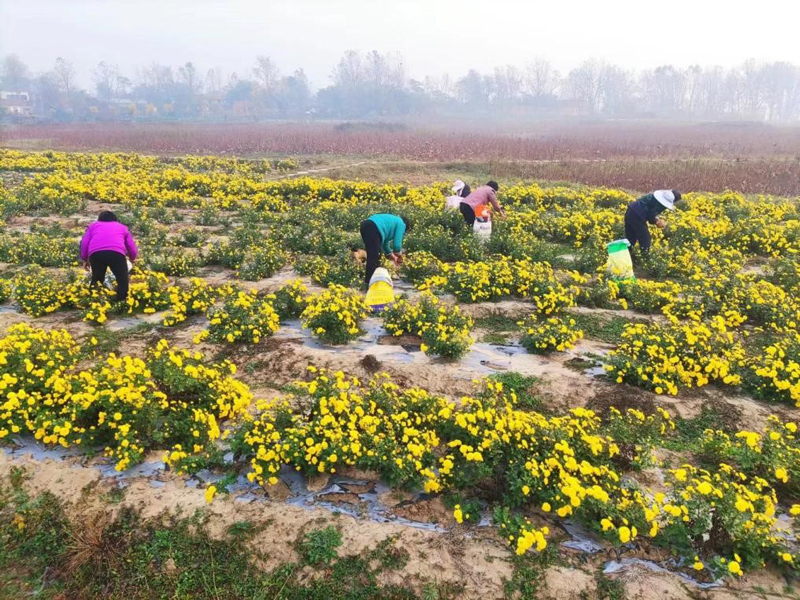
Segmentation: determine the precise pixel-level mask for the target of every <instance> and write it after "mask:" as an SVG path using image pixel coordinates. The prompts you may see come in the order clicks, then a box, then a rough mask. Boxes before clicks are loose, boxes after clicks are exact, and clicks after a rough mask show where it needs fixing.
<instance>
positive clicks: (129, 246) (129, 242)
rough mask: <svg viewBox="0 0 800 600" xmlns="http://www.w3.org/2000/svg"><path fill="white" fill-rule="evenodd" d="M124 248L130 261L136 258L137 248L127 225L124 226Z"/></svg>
mask: <svg viewBox="0 0 800 600" xmlns="http://www.w3.org/2000/svg"><path fill="white" fill-rule="evenodd" d="M125 249H126V250H127V251H128V258H130V259H131V262H133V261H134V260H136V257H137V256H138V255H139V249H138V248H137V247H136V241H135V240H134V239H133V236H132V235H131V232H130V231H129V230H128V228H127V227H126V228H125Z"/></svg>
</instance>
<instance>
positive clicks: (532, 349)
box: [0, 150, 800, 583]
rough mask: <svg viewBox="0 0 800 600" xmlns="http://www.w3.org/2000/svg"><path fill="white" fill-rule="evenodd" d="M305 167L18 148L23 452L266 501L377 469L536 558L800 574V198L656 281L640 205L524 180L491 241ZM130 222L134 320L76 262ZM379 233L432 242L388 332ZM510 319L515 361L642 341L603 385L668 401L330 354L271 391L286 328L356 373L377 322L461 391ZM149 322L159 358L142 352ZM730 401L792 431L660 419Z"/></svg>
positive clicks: (700, 219)
mask: <svg viewBox="0 0 800 600" xmlns="http://www.w3.org/2000/svg"><path fill="white" fill-rule="evenodd" d="M296 168H297V164H296V163H295V162H294V161H292V160H291V159H283V160H275V161H269V160H254V159H253V160H251V159H237V158H224V157H208V156H204V157H183V158H170V159H163V158H156V157H149V156H142V155H136V154H69V153H59V152H45V153H26V152H18V151H5V150H0V174H9V173H12V174H13V175H14V177H13V178H12V177H4V178H3V181H6V182H7V183H6V184H4V185H2V187H0V219H2V221H1V222H0V263H2V268H1V270H0V302H2V303H3V304H4V306H3V310H4V311H5V312H3V313H2V315H0V316H2V317H3V319H4V320H3V322H4V323H5V324H6V325H8V327H7V328H6V329H5V330H4V331H3V332H0V445H2V444H14V443H15V440H18V439H20V438H22V437H25V436H28V437H32V438H34V439H36V440H38V441H39V442H41V443H42V444H45V445H50V446H61V447H65V448H67V447H78V448H82V449H85V451H86V452H87V453H93V452H96V451H100V452H102V453H103V454H104V455H105V456H106V457H107V460H109V461H111V462H113V464H114V465H115V468H116V469H117V470H118V471H125V470H127V469H129V468H130V467H131V466H133V465H136V464H137V463H140V462H142V461H143V460H144V459H145V457H146V455H147V454H148V453H150V452H153V451H157V452H159V453H161V455H162V456H163V458H164V462H165V463H166V464H167V465H168V466H169V468H170V469H172V470H174V471H176V472H177V473H186V474H189V475H191V474H194V473H196V472H198V471H199V470H201V469H217V470H222V471H224V470H226V469H227V470H228V471H230V472H232V473H235V474H244V475H246V478H247V479H248V480H249V481H250V482H252V483H253V484H257V485H259V486H264V487H266V488H269V487H270V486H275V485H277V484H278V483H279V481H280V479H281V477H282V476H283V475H284V474H285V473H286V472H287V471H296V472H300V473H302V474H304V475H305V476H306V477H309V478H311V477H319V476H331V475H334V474H337V473H342V472H348V471H350V472H352V471H353V470H358V471H359V472H372V473H376V474H377V475H378V476H379V477H380V478H381V479H382V480H383V481H384V482H385V483H387V484H389V485H390V486H392V487H395V488H402V489H406V490H418V491H424V492H425V493H427V494H432V495H436V496H437V497H441V498H443V499H444V500H445V501H446V503H447V504H448V506H449V507H450V508H449V511H450V514H452V517H453V519H454V520H455V522H457V523H459V524H462V525H463V526H466V527H477V526H478V522H479V521H481V519H482V516H481V515H482V514H483V515H484V516H485V515H486V514H487V511H488V513H491V523H492V524H493V527H494V528H495V530H496V532H497V535H498V538H500V539H503V540H504V542H505V543H506V544H507V545H508V548H509V550H510V552H511V553H512V554H516V555H526V554H530V553H537V552H538V553H542V552H544V551H545V550H546V549H547V548H548V546H549V545H553V544H556V545H557V540H558V539H559V536H558V534H557V533H556V531H557V530H558V528H559V526H560V524H561V523H562V522H564V521H566V520H569V521H577V522H580V523H581V524H582V525H583V526H584V527H586V528H587V529H588V530H589V531H590V532H592V533H593V535H595V536H596V537H597V539H600V540H603V542H604V543H605V544H607V545H608V546H609V547H613V548H616V549H617V551H618V552H631V553H635V552H639V551H641V552H644V551H648V550H650V549H657V550H659V551H661V552H662V553H663V554H662V556H664V557H666V558H664V559H663V560H662V564H663V565H667V566H668V567H669V568H670V569H671V570H674V571H681V572H683V573H684V574H685V575H686V576H688V577H690V578H691V579H693V580H694V581H696V582H699V583H709V582H714V581H718V580H720V579H721V578H724V577H729V578H733V579H737V578H739V577H742V576H743V575H744V574H746V573H747V572H749V571H755V570H759V569H762V568H764V567H765V566H770V568H773V569H776V570H780V571H782V572H783V573H785V574H786V576H787V577H790V578H791V577H797V576H798V575H800V436H798V431H797V430H798V421H799V420H800V411H798V408H800V329H799V327H800V261H798V253H800V199H798V198H773V197H753V196H743V195H741V194H737V193H735V192H727V193H724V194H703V193H699V192H697V193H687V194H685V199H686V200H685V202H684V203H683V206H680V207H679V210H677V211H676V212H675V213H672V214H669V215H668V216H669V223H668V226H667V227H666V228H665V229H663V230H658V231H654V232H653V235H654V244H653V249H652V251H651V253H650V255H649V256H645V257H640V258H639V259H638V261H637V279H636V280H635V281H632V282H618V281H615V280H613V279H612V278H611V277H609V275H608V274H607V273H606V272H605V244H606V243H607V242H609V241H612V240H615V239H618V238H621V237H623V216H624V212H625V207H626V205H627V203H629V202H630V201H632V200H633V199H634V198H635V197H634V196H633V195H631V194H630V193H628V192H625V191H622V190H611V189H593V188H583V187H571V186H540V185H537V184H518V185H506V186H504V187H503V188H502V189H501V193H500V197H499V199H500V202H501V203H502V204H503V206H504V207H506V211H507V213H508V218H507V219H506V220H504V221H498V222H496V223H495V224H494V231H493V233H492V237H491V239H490V240H489V241H487V242H483V241H481V240H478V239H476V238H475V237H473V236H472V235H471V233H470V232H469V231H468V230H467V229H466V227H465V226H464V224H463V219H462V218H461V215H460V214H459V213H457V212H455V213H451V212H445V211H444V197H445V195H447V188H448V185H447V184H445V183H441V184H438V183H437V184H432V185H429V186H425V187H408V186H404V185H401V184H383V185H377V184H371V183H367V182H354V181H334V180H326V179H314V178H308V177H296V178H276V177H275V174H276V173H287V172H291V171H292V170H293V169H296ZM19 174H22V178H21V179H19ZM109 207H110V208H112V209H113V210H114V211H115V212H116V213H117V214H118V215H119V217H120V220H121V221H123V222H124V223H126V224H127V225H128V226H129V228H130V229H131V231H132V233H133V234H134V236H135V238H136V239H137V242H138V244H139V246H140V250H141V256H140V258H139V259H138V260H137V261H136V265H135V268H134V271H133V273H132V278H131V286H130V293H129V296H128V299H127V300H126V301H125V302H122V303H115V302H114V299H113V298H114V295H113V291H112V288H113V282H112V281H109V286H108V287H100V288H94V289H91V288H89V286H88V285H87V282H86V275H85V273H84V272H83V270H82V269H81V268H80V266H79V264H78V243H79V240H80V236H81V235H82V232H83V228H84V227H85V226H86V225H88V223H90V222H91V221H92V220H93V219H94V218H96V213H97V212H99V210H101V209H105V208H109ZM379 212H394V213H397V214H403V215H404V216H406V217H408V218H409V219H410V220H411V221H412V222H413V223H414V228H413V230H412V231H411V232H410V233H409V235H408V236H407V237H406V240H405V242H404V246H405V248H406V250H407V259H406V260H405V262H404V263H403V264H402V265H401V266H400V267H395V266H394V265H391V264H387V265H385V266H387V268H390V270H391V271H392V273H393V275H394V276H395V277H396V278H397V279H398V280H399V281H402V282H404V283H405V284H407V287H405V288H404V289H406V290H407V294H406V295H405V297H403V298H401V299H399V300H398V302H397V303H395V305H394V306H392V307H391V308H390V309H388V310H387V311H385V312H384V313H383V314H382V315H380V316H378V317H375V316H372V315H370V313H369V311H368V310H367V307H366V306H365V304H364V302H363V289H361V281H362V277H363V266H362V265H361V264H360V263H359V262H358V260H357V258H355V256H354V250H357V249H359V248H360V246H361V239H360V236H359V233H358V231H359V225H360V223H361V221H362V220H364V219H365V218H366V217H368V216H369V215H370V214H374V213H379ZM508 300H513V301H514V303H515V304H514V305H515V306H517V307H520V306H522V307H524V311H523V312H522V314H519V313H517V314H515V315H514V318H513V319H509V320H510V321H511V327H512V328H514V331H515V333H514V334H513V335H512V337H513V338H514V340H516V341H512V342H509V343H510V345H512V346H513V345H514V344H516V346H515V347H516V348H522V349H524V351H527V352H528V353H530V354H537V355H544V356H545V357H547V356H548V355H552V354H553V353H563V352H568V351H570V350H571V349H574V348H575V347H576V346H579V345H580V344H581V343H582V340H584V339H587V338H592V336H593V335H595V332H594V331H593V330H592V329H591V328H590V327H586V325H587V320H586V318H585V317H586V315H587V314H602V315H611V316H612V317H613V318H616V319H619V320H620V321H621V323H622V325H621V327H620V328H619V331H617V332H616V333H615V335H614V336H613V339H612V340H611V342H610V343H611V345H610V347H609V348H608V349H607V352H605V353H603V355H602V356H599V357H595V358H596V359H597V360H598V361H599V362H600V363H601V364H602V370H603V371H604V373H605V375H604V376H602V377H601V378H600V379H598V380H597V385H604V386H608V387H609V388H611V387H613V386H619V387H620V389H623V387H624V389H626V390H627V389H632V388H636V389H639V390H641V391H640V392H637V393H641V394H646V393H647V392H652V394H650V395H648V396H647V397H648V398H649V397H652V398H655V401H654V403H653V404H652V405H651V406H650V409H649V410H643V409H642V408H641V407H625V406H619V407H613V406H612V407H609V408H608V410H605V411H600V410H597V411H595V410H592V409H591V408H590V407H584V406H575V404H574V403H570V402H569V398H567V399H565V400H566V404H567V406H572V408H570V409H563V408H562V409H560V410H559V409H555V408H554V407H550V406H547V405H546V404H543V403H542V402H541V401H537V402H532V401H530V397H529V396H530V393H529V388H530V385H529V384H526V385H524V386H519V385H515V383H514V382H515V379H514V377H513V376H512V374H506V375H507V376H505V377H504V376H498V377H490V378H488V379H480V378H476V382H475V383H474V389H473V393H472V394H470V395H468V396H464V397H461V396H460V395H449V394H437V393H433V392H431V391H430V390H426V389H423V388H422V387H420V386H418V385H416V384H415V381H414V377H413V375H414V372H413V369H410V370H407V371H405V372H403V373H404V377H403V378H402V379H403V381H402V384H401V383H398V382H397V381H395V380H393V378H392V377H391V376H389V375H387V374H386V373H382V372H378V373H375V374H374V376H370V377H363V376H362V375H361V373H353V372H344V371H347V370H348V369H344V368H343V369H339V368H331V369H328V370H326V369H324V368H319V367H318V365H315V364H313V361H311V360H308V361H306V363H305V364H302V365H301V367H302V369H303V370H305V369H306V367H307V371H308V372H307V375H306V376H304V377H299V378H298V379H299V380H298V381H296V382H294V383H293V384H292V385H291V386H288V387H286V386H282V385H278V384H277V383H275V382H273V385H272V388H273V389H279V391H280V393H278V394H270V395H269V397H263V395H262V394H259V393H255V392H254V391H253V389H254V388H255V387H256V386H254V385H251V384H252V383H254V382H258V385H260V386H261V387H263V386H264V384H267V383H269V382H270V374H269V372H268V369H267V368H266V367H260V366H259V365H263V364H267V363H265V362H264V361H265V360H267V358H268V357H269V356H272V354H271V353H273V350H274V345H275V344H272V345H271V343H272V342H276V340H277V336H279V335H280V334H281V332H282V331H285V330H287V328H288V329H291V328H292V327H294V328H297V329H300V330H302V331H304V332H306V334H307V335H308V336H310V337H313V338H316V340H315V343H316V344H317V346H315V347H317V348H322V350H319V351H318V352H319V353H318V354H317V355H315V356H324V357H325V360H326V361H327V362H326V364H327V365H329V366H330V365H333V366H335V362H336V356H337V354H336V353H337V352H339V350H340V348H342V347H346V346H347V345H348V344H352V343H354V342H356V341H357V340H363V339H365V338H364V335H365V331H366V329H367V325H368V324H369V323H372V324H373V325H374V324H375V323H377V324H378V326H380V327H382V331H383V332H384V337H385V338H386V339H387V340H389V341H388V342H387V343H391V339H390V338H398V339H400V338H402V340H406V341H407V340H408V339H411V340H416V342H417V345H418V349H419V351H421V352H422V353H423V354H424V355H427V356H426V357H425V358H424V359H422V360H426V361H428V362H427V363H425V364H426V365H428V368H429V369H432V370H433V372H435V370H436V368H437V365H441V369H442V373H444V372H445V369H446V368H449V366H450V365H454V364H458V361H467V362H466V363H465V364H470V363H469V362H468V361H469V357H470V353H471V352H473V351H474V348H475V345H476V343H478V342H477V338H478V335H477V334H478V329H479V327H480V326H484V327H488V328H489V329H491V326H490V325H489V326H487V325H485V323H484V325H481V323H479V321H480V319H478V318H474V317H473V315H474V314H477V313H473V312H471V311H470V305H481V306H487V307H491V306H493V305H494V304H495V303H497V302H501V301H508ZM9 315H12V316H9ZM130 321H133V322H134V323H135V324H136V325H135V326H143V327H144V328H147V333H148V336H147V337H146V338H145V342H144V343H142V344H137V343H130V344H128V343H125V337H124V333H125V332H126V331H127V330H126V329H125V326H126V325H125V324H126V323H128V322H130ZM115 332H116V333H115ZM119 332H123V335H122V336H120V334H119ZM489 333H491V331H490V332H489ZM115 335H116V337H115ZM114 340H116V344H113V343H112V342H114ZM603 341H605V342H607V343H609V340H608V339H605V338H604V340H603ZM528 358H529V359H530V360H531V361H533V360H551V359H548V358H545V359H541V358H538V357H532V356H531V357H528ZM259 361H261V362H259ZM437 361H438V362H437ZM389 366H391V365H389ZM398 368H399V367H398ZM377 370H380V369H377ZM373 371H375V370H373ZM396 372H399V371H396ZM443 377H444V375H443ZM587 377H588V376H587ZM706 386H709V388H710V389H713V390H715V391H717V392H719V393H720V394H722V395H723V396H725V395H730V396H736V397H744V398H748V399H749V401H751V402H754V403H758V404H759V405H763V406H764V407H766V409H765V410H766V411H768V412H772V413H774V414H773V415H772V416H770V417H769V418H768V419H765V420H764V422H763V423H752V424H744V425H741V424H739V426H737V427H730V426H727V425H726V424H725V423H723V422H715V421H714V420H713V419H706V420H705V421H704V420H702V419H700V418H698V419H694V420H692V419H688V418H676V416H675V415H674V414H671V413H670V412H669V411H668V410H665V409H664V406H665V405H666V404H659V402H658V399H659V398H665V399H669V397H676V398H678V399H680V398H683V397H689V396H691V395H692V394H697V393H699V392H698V388H704V387H706ZM445 387H446V386H445ZM670 401H672V400H670ZM704 414H705V413H704ZM228 452H231V453H232V454H233V456H234V460H233V462H232V463H231V461H223V460H222V458H221V457H222V456H223V455H225V454H226V453H228ZM645 472H647V473H651V474H652V473H654V472H655V473H658V477H659V482H658V484H657V485H655V484H653V482H652V481H648V480H647V478H645V477H642V476H641V475H642V473H645ZM226 492H227V489H226V486H225V484H224V483H218V484H214V485H210V486H209V487H207V488H206V491H205V496H206V499H207V500H208V501H209V502H213V501H215V496H218V495H224V494H225V493H226ZM554 540H556V541H555V542H554Z"/></svg>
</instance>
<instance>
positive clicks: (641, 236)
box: [625, 206, 652, 253]
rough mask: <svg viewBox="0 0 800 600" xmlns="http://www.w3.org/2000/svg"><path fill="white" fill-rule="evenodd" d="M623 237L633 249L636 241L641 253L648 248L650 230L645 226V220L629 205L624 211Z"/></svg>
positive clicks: (650, 240) (650, 241) (645, 251)
mask: <svg viewBox="0 0 800 600" xmlns="http://www.w3.org/2000/svg"><path fill="white" fill-rule="evenodd" d="M625 237H626V238H628V241H629V242H630V243H631V250H633V247H634V246H635V245H636V243H637V242H638V243H639V247H640V248H641V250H642V253H647V252H648V251H649V250H650V244H651V243H652V238H651V237H650V230H649V229H648V228H647V221H645V220H644V219H643V218H642V217H641V215H639V214H638V213H637V212H636V211H634V210H632V209H631V207H630V206H628V210H627V211H626V212H625Z"/></svg>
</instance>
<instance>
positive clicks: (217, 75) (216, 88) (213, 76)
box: [206, 67, 223, 94]
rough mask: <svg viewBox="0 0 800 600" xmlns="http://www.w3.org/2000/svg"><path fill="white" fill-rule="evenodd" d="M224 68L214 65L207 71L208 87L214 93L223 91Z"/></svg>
mask: <svg viewBox="0 0 800 600" xmlns="http://www.w3.org/2000/svg"><path fill="white" fill-rule="evenodd" d="M222 87H223V86H222V69H221V68H220V67H214V68H211V69H209V70H208V71H207V72H206V89H207V90H208V91H209V92H211V93H212V94H219V93H220V92H222Z"/></svg>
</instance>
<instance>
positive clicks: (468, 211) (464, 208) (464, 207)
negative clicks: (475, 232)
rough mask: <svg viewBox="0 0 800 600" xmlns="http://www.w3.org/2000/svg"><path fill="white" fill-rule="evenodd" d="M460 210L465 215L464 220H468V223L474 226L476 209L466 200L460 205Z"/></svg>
mask: <svg viewBox="0 0 800 600" xmlns="http://www.w3.org/2000/svg"><path fill="white" fill-rule="evenodd" d="M458 210H460V211H461V214H462V215H464V221H466V223H467V225H469V226H470V227H472V226H473V225H474V224H475V211H474V210H472V207H471V206H470V205H469V204H467V203H466V202H462V203H461V204H459V205H458Z"/></svg>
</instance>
